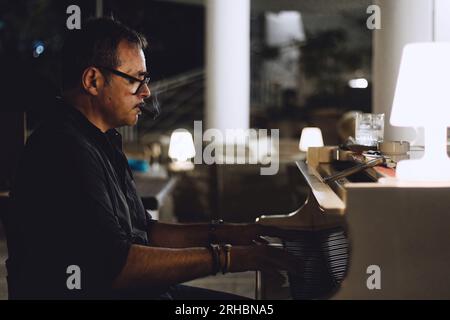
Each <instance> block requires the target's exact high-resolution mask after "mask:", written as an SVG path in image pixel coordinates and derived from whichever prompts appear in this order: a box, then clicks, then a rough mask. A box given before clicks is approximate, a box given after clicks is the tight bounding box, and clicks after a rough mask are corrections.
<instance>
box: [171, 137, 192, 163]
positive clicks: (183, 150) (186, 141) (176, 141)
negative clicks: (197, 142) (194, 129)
mask: <svg viewBox="0 0 450 320" xmlns="http://www.w3.org/2000/svg"><path fill="white" fill-rule="evenodd" d="M194 156H195V147H194V141H193V140H192V135H191V133H190V132H189V131H187V130H184V129H178V130H175V131H174V132H172V135H171V136H170V144H169V157H170V158H172V159H173V160H174V162H172V163H171V164H170V169H172V170H173V171H185V170H191V169H193V168H194V164H193V163H192V162H191V161H190V160H189V159H190V158H193V157H194Z"/></svg>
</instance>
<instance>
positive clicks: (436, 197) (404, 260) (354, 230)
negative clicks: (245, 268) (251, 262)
mask: <svg viewBox="0 0 450 320" xmlns="http://www.w3.org/2000/svg"><path fill="white" fill-rule="evenodd" d="M297 165H298V167H299V170H300V171H301V174H302V175H303V177H304V178H305V180H306V182H307V184H308V186H309V188H310V190H311V191H310V195H309V197H308V200H307V203H306V204H305V205H304V206H303V207H301V208H300V209H299V210H298V211H296V212H295V213H293V214H290V215H288V216H261V217H260V218H258V219H257V221H258V222H259V223H262V224H270V225H278V226H282V227H286V228H298V229H299V230H303V229H306V228H310V229H311V228H312V229H315V230H319V229H321V228H328V227H330V226H333V225H340V226H342V227H343V228H345V229H346V231H347V236H348V240H349V243H350V255H349V263H348V268H347V273H346V276H345V278H344V280H343V281H342V283H341V285H340V286H339V288H338V289H337V290H336V291H335V292H333V293H331V295H330V296H329V297H327V298H331V299H450V183H447V184H440V185H436V184H409V185H406V184H403V185H401V184H399V183H398V182H395V181H394V180H393V179H391V180H390V179H385V180H386V181H385V182H384V183H381V182H377V181H376V179H373V182H351V179H350V178H351V177H349V178H343V179H340V180H338V181H335V182H333V183H330V184H325V183H322V182H321V177H322V176H323V175H327V174H330V173H331V171H330V170H332V168H331V165H330V164H321V165H320V166H317V167H315V168H314V167H312V166H308V165H307V164H306V163H305V162H298V163H297ZM319 172H320V173H319ZM364 174H366V175H368V176H369V177H370V176H372V177H373V176H374V171H370V170H366V172H364ZM369 180H370V179H369ZM382 180H383V179H382ZM373 266H375V267H373ZM375 283H376V286H374V284H375ZM289 291H290V290H289V288H287V287H284V288H283V287H276V288H275V287H272V286H271V284H270V282H269V281H265V275H264V274H261V273H258V274H257V297H258V298H261V299H289V298H290V296H289Z"/></svg>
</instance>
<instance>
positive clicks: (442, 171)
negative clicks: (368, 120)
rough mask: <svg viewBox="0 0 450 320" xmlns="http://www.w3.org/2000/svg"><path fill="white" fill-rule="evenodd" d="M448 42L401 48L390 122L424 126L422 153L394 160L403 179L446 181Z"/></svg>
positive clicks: (449, 166)
mask: <svg viewBox="0 0 450 320" xmlns="http://www.w3.org/2000/svg"><path fill="white" fill-rule="evenodd" d="M449 57H450V43H446V42H430V43H413V44H408V45H406V46H405V47H404V49H403V55H402V60H401V63H400V71H399V75H398V79H397V87H396V90H395V96H394V102H393V105H392V112H391V118H390V122H391V124H392V125H393V126H402V127H408V126H414V127H424V129H425V130H424V131H425V154H424V156H423V157H422V158H420V159H418V160H403V161H400V162H399V163H398V164H397V169H396V178H397V179H398V180H403V181H450V159H449V158H448V156H447V126H449V125H450V90H449V84H450V58H449Z"/></svg>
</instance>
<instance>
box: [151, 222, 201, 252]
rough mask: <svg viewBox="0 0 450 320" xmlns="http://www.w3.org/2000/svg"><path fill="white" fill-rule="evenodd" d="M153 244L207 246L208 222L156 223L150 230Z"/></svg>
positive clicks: (160, 245)
mask: <svg viewBox="0 0 450 320" xmlns="http://www.w3.org/2000/svg"><path fill="white" fill-rule="evenodd" d="M149 243H150V245H151V246H156V247H168V248H188V247H205V246H207V245H208V244H209V243H208V224H207V223H192V224H169V223H161V222H157V223H154V224H153V225H152V227H151V229H150V230H149Z"/></svg>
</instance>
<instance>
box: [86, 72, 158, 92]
mask: <svg viewBox="0 0 450 320" xmlns="http://www.w3.org/2000/svg"><path fill="white" fill-rule="evenodd" d="M95 67H96V68H99V69H104V70H106V71H109V72H111V73H113V74H115V75H116V76H119V77H122V78H125V79H127V80H128V81H129V82H130V84H133V85H134V86H133V88H134V87H135V88H136V89H133V92H134V93H133V95H138V94H140V93H142V90H143V89H144V85H148V83H149V82H150V77H149V76H147V75H146V76H144V79H142V80H141V79H138V78H135V77H133V76H130V75H129V74H126V73H123V72H121V71H119V70H116V69H112V68H108V67H103V66H95Z"/></svg>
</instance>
